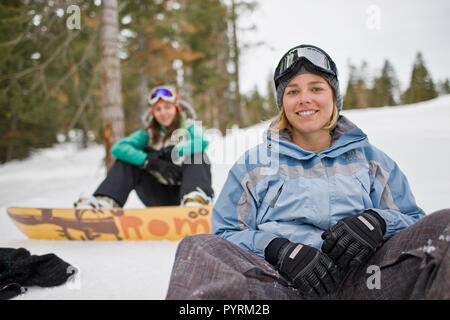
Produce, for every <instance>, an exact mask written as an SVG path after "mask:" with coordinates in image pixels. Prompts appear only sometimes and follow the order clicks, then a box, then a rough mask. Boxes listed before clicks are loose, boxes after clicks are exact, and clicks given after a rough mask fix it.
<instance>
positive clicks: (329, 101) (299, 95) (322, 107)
mask: <svg viewBox="0 0 450 320" xmlns="http://www.w3.org/2000/svg"><path fill="white" fill-rule="evenodd" d="M333 104H334V102H333V89H332V88H331V86H330V85H329V84H328V82H327V81H326V80H325V79H323V78H322V77H320V76H318V75H315V74H311V73H305V74H300V75H298V76H296V77H295V78H293V79H292V80H291V81H290V82H289V83H288V85H287V86H286V89H285V91H284V94H283V108H284V111H285V113H286V117H287V119H288V121H289V123H290V124H291V125H292V128H293V130H294V131H295V132H294V134H300V135H303V136H307V135H309V134H311V133H316V132H319V131H320V130H322V128H323V127H324V126H326V125H327V124H328V122H329V121H330V119H331V116H332V114H333Z"/></svg>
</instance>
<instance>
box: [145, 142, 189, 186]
mask: <svg viewBox="0 0 450 320" xmlns="http://www.w3.org/2000/svg"><path fill="white" fill-rule="evenodd" d="M142 150H143V151H145V152H146V153H147V155H148V156H147V159H146V160H145V162H144V164H142V166H141V168H142V169H144V170H147V171H149V172H150V171H157V172H159V173H160V174H161V175H162V176H163V177H164V178H165V179H166V180H167V182H168V183H169V184H171V185H175V184H177V183H178V182H180V181H181V177H182V170H181V167H180V166H177V165H175V164H173V163H172V161H171V159H170V153H171V151H172V149H171V148H170V147H169V148H165V149H162V150H155V149H153V148H152V147H149V146H147V147H144V149H142Z"/></svg>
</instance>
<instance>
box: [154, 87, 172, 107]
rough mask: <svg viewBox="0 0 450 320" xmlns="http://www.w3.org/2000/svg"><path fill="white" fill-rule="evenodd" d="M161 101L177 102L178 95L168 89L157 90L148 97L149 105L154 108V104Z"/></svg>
mask: <svg viewBox="0 0 450 320" xmlns="http://www.w3.org/2000/svg"><path fill="white" fill-rule="evenodd" d="M159 99H163V100H164V101H167V102H176V101H177V94H176V93H175V92H174V91H172V90H170V89H168V88H164V87H161V88H156V89H155V90H153V92H152V94H151V95H150V96H149V97H148V103H149V104H150V105H151V106H153V105H154V104H156V103H157V102H158V101H159Z"/></svg>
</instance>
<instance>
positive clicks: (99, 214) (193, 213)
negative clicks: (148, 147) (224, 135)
mask: <svg viewBox="0 0 450 320" xmlns="http://www.w3.org/2000/svg"><path fill="white" fill-rule="evenodd" d="M212 208H213V206H212V205H205V206H200V207H182V206H165V207H147V208H142V209H127V208H114V209H57V208H25V207H9V208H7V212H8V215H9V217H10V218H11V220H12V221H13V222H14V223H15V225H16V226H17V227H18V228H19V229H20V231H22V233H24V234H25V235H26V236H27V237H29V238H31V239H47V240H95V241H102V240H104V241H108V240H109V241H112V240H163V239H166V240H173V241H176V240H181V239H182V238H184V237H185V236H188V235H193V234H201V233H210V232H211V212H212Z"/></svg>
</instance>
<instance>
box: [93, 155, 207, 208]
mask: <svg viewBox="0 0 450 320" xmlns="http://www.w3.org/2000/svg"><path fill="white" fill-rule="evenodd" d="M205 159H206V161H205ZM181 169H182V179H181V185H165V184H162V183H161V182H159V181H158V180H157V179H156V178H155V177H154V176H153V175H152V174H150V173H149V172H147V171H146V170H142V169H140V168H139V167H138V166H135V165H132V164H130V163H127V162H124V161H121V160H116V161H115V163H114V164H113V166H112V167H111V169H110V170H109V171H108V174H107V176H106V178H105V180H103V182H102V183H101V184H100V186H99V187H98V188H97V190H96V191H95V192H94V196H106V197H109V198H111V199H114V200H115V201H116V202H117V203H118V204H119V205H120V206H121V207H123V206H124V205H125V203H126V201H127V198H128V195H129V194H130V192H131V191H132V190H135V191H136V193H137V195H138V197H139V199H141V201H142V202H143V203H144V205H146V206H147V207H151V206H169V205H179V204H180V201H181V199H182V198H183V196H184V195H186V194H188V193H189V192H192V191H194V190H196V189H197V188H200V189H202V190H203V191H204V192H205V193H206V195H207V196H209V197H212V196H213V194H214V191H213V189H212V187H211V165H210V164H209V161H208V159H207V156H206V154H203V153H197V154H194V155H192V156H190V158H189V159H187V160H186V161H185V163H184V164H183V165H182V167H181Z"/></svg>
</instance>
